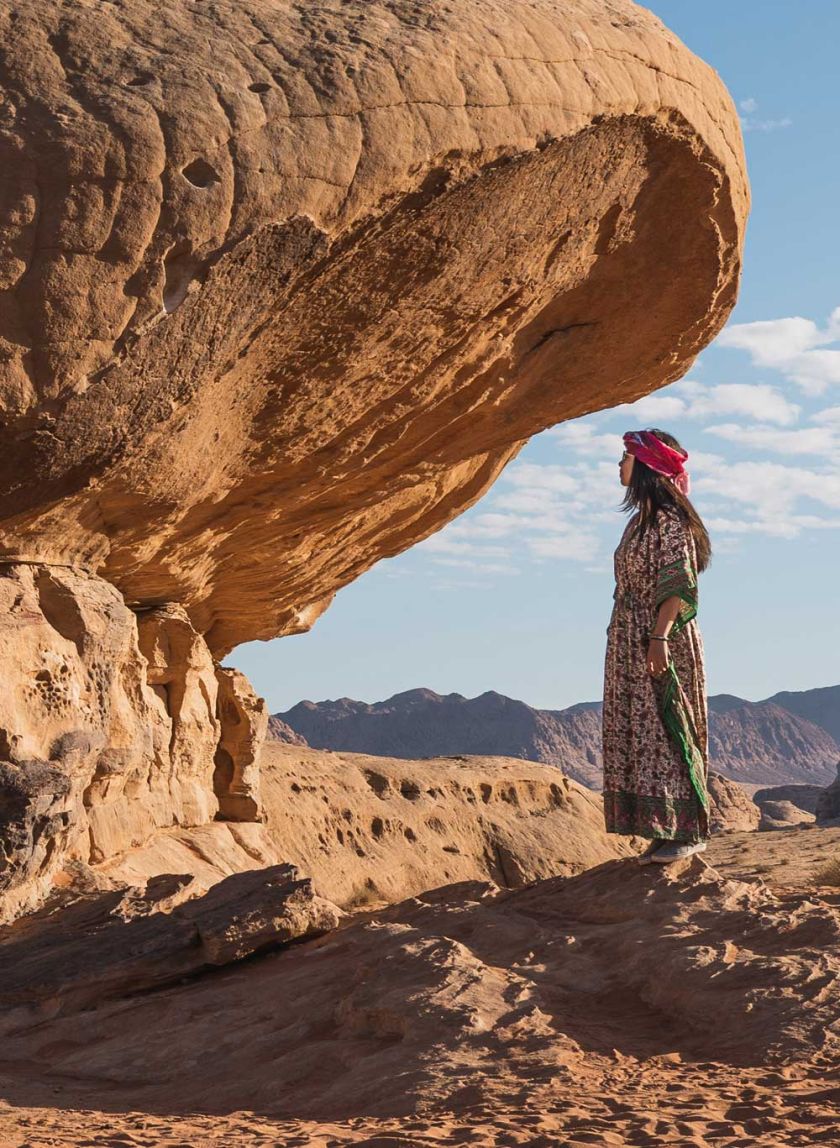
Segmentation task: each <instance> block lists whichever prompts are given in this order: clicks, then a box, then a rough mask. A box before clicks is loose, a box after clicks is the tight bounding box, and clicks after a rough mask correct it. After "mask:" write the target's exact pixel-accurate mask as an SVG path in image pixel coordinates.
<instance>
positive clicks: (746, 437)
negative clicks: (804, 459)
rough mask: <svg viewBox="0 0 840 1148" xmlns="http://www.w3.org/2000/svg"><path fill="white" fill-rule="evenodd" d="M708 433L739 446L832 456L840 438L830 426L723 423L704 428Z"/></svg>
mask: <svg viewBox="0 0 840 1148" xmlns="http://www.w3.org/2000/svg"><path fill="white" fill-rule="evenodd" d="M705 429H706V433H707V434H716V435H719V436H720V437H721V438H725V439H729V441H730V442H734V443H737V444H738V445H739V446H746V447H752V448H756V447H758V448H763V449H765V450H771V451H775V452H776V453H778V454H810V455H833V454H834V453H835V452H836V451H837V449H838V446H840V438H838V436H837V434H836V433H835V431H834V430H833V429H832V428H830V427H803V428H795V429H792V430H788V429H784V430H781V429H779V428H778V427H766V426H765V427H756V426H746V427H745V426H739V425H738V424H737V423H722V424H721V425H719V426H708V427H706V428H705Z"/></svg>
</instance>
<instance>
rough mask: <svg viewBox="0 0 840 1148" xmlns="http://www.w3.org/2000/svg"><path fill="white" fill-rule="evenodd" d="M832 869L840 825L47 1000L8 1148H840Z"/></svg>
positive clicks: (393, 912) (473, 884)
mask: <svg viewBox="0 0 840 1148" xmlns="http://www.w3.org/2000/svg"><path fill="white" fill-rule="evenodd" d="M832 855H833V856H835V857H840V827H828V828H819V827H816V828H814V827H809V828H808V829H802V830H786V831H777V832H768V833H756V832H734V833H728V834H727V833H724V834H720V835H718V836H717V837H716V838H715V839H714V840H713V842H712V843H711V845H710V848H709V849H708V850H707V852H706V853H705V854H704V855H703V856H698V857H695V858H691V859H688V860H686V861H683V862H678V863H676V864H674V865H671V866H662V867H659V866H656V865H648V866H644V867H642V866H639V865H638V864H637V863H636V862H635V861H634V860H633V859H631V858H623V859H617V860H611V861H606V862H603V863H601V864H599V865H596V866H594V867H593V868H591V869H589V870H586V871H584V872H582V873H580V874H577V875H572V876H568V877H562V876H561V877H555V878H546V879H543V880H538V881H535V882H531V883H529V884H527V885H525V886H523V887H522V888H519V889H502V888H500V887H499V886H497V885H496V884H494V883H493V882H490V881H461V882H455V883H453V884H444V885H440V886H439V887H437V888H434V889H429V890H428V891H426V892H425V893H421V894H419V895H417V896H414V897H409V898H408V899H406V900H403V901H400V902H397V903H395V904H392V905H382V906H380V907H376V908H369V909H365V910H359V911H357V912H355V913H352V914H348V915H347V917H345V918H344V919H343V920H342V921H341V922H340V924H339V925H338V927H337V928H335V929H333V930H330V931H328V932H326V933H324V934H323V935H321V936H319V937H315V938H314V939H310V940H303V941H297V942H294V943H292V944H290V945H288V946H287V947H284V948H281V949H278V950H276V951H269V952H265V953H263V954H261V955H260V954H256V955H254V956H252V957H249V958H247V959H246V960H244V961H242V962H241V963H239V964H236V965H232V966H229V967H226V968H223V969H217V970H212V971H209V972H205V973H203V974H198V975H194V976H192V977H190V978H188V979H187V980H186V982H185V983H183V984H176V985H173V986H171V987H169V988H165V989H162V990H157V991H151V992H150V991H146V992H138V993H137V994H136V995H133V996H132V995H129V996H128V997H126V998H124V999H119V1000H113V1001H105V1002H103V1003H102V1005H101V1006H100V1007H99V1008H96V1009H93V1010H90V1009H89V1010H87V1011H75V1010H74V1009H73V1008H69V1009H67V1011H66V1012H65V1013H64V1014H62V1013H61V1011H60V1010H61V1006H60V1005H59V1004H56V1003H55V1002H54V1003H53V1005H52V1006H51V1005H50V1003H49V1001H48V1000H47V1001H45V1002H44V1004H43V1006H42V1011H41V1013H40V1017H39V1019H38V1021H37V1022H36V1023H32V1022H31V1021H30V1022H25V1021H23V1018H22V1017H18V1019H17V1021H16V1022H13V1018H12V1019H11V1021H10V1018H8V1017H7V1019H6V1021H5V1023H4V1033H3V1050H4V1051H3V1059H2V1070H1V1071H2V1079H1V1080H0V1087H2V1095H3V1096H4V1097H6V1102H5V1104H4V1106H3V1108H2V1110H0V1129H2V1132H3V1139H2V1144H3V1145H4V1148H5V1146H6V1145H9V1146H11V1145H15V1146H20V1148H23V1146H24V1145H31V1146H32V1148H36V1146H37V1148H41V1146H42V1145H43V1146H45V1145H71V1144H72V1145H118V1144H119V1145H132V1144H134V1145H156V1144H166V1145H169V1144H171V1145H176V1144H177V1145H187V1144H188V1145H191V1146H192V1145H204V1144H206V1145H231V1146H234V1145H236V1146H238V1145H252V1144H253V1145H301V1146H302V1145H323V1146H327V1145H344V1144H364V1145H369V1146H372V1145H382V1146H385V1145H454V1144H477V1145H488V1146H489V1145H499V1144H508V1145H520V1144H521V1145H532V1146H536V1145H540V1146H546V1148H548V1146H553V1145H561V1144H562V1145H567V1144H568V1145H578V1144H580V1145H584V1144H586V1145H593V1144H603V1145H613V1144H615V1145H620V1144H629V1145H653V1144H668V1145H680V1146H685V1148H688V1146H701V1145H702V1146H706V1145H709V1146H712V1145H713V1146H716V1148H718V1146H727V1148H735V1146H743V1148H747V1145H766V1146H768V1148H770V1146H778V1145H805V1144H817V1143H826V1144H831V1143H833V1142H834V1141H833V1139H832V1138H833V1137H834V1136H835V1135H836V1112H837V1104H838V1100H840V1060H838V1041H840V1022H838V1012H839V1011H840V1009H839V1008H838V1006H840V985H838V980H837V973H838V970H840V887H838V886H837V885H833V886H832V885H824V884H818V883H817V882H818V879H820V870H821V869H822V867H823V866H824V862H825V860H826V858H828V857H830V856H832ZM56 1011H57V1013H58V1014H57V1015H51V1014H52V1013H53V1012H56Z"/></svg>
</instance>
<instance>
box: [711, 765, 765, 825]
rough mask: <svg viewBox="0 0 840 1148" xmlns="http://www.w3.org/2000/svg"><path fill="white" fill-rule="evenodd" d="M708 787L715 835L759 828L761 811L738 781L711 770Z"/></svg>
mask: <svg viewBox="0 0 840 1148" xmlns="http://www.w3.org/2000/svg"><path fill="white" fill-rule="evenodd" d="M708 787H709V798H710V822H711V828H712V832H713V833H722V832H725V831H729V832H732V831H735V830H743V829H757V828H758V823H759V821H760V820H761V810H760V809H759V808H758V806H757V805H756V804H755V802H754V801H751V800H750V797H749V795H748V794H747V793H746V792H745V791H744V790H743V789H742V788H741V786H740V785H739V784H738V782H737V781H733V780H732V779H731V778H729V777H725V776H724V775H723V774H722V773H717V772H716V771H715V770H710V771H709V783H708Z"/></svg>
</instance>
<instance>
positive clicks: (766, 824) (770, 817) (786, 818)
mask: <svg viewBox="0 0 840 1148" xmlns="http://www.w3.org/2000/svg"><path fill="white" fill-rule="evenodd" d="M815 820H816V818H815V817H814V814H813V813H808V812H807V811H806V810H804V809H800V808H799V807H798V806H797V805H794V804H793V802H792V801H763V802H762V804H761V820H760V822H759V825H758V828H759V829H796V828H798V827H799V826H800V825H813V823H814V821H815Z"/></svg>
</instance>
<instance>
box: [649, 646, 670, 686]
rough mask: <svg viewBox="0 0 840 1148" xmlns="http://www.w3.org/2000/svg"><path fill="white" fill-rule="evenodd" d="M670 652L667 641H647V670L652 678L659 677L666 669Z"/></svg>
mask: <svg viewBox="0 0 840 1148" xmlns="http://www.w3.org/2000/svg"><path fill="white" fill-rule="evenodd" d="M669 661H670V654H669V652H668V643H667V642H657V641H653V640H651V641H650V642H648V652H647V671H648V673H649V674H650V675H651V677H654V678H661V677H663V675H664V674H665V672H666V670H667V669H668V662H669Z"/></svg>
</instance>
